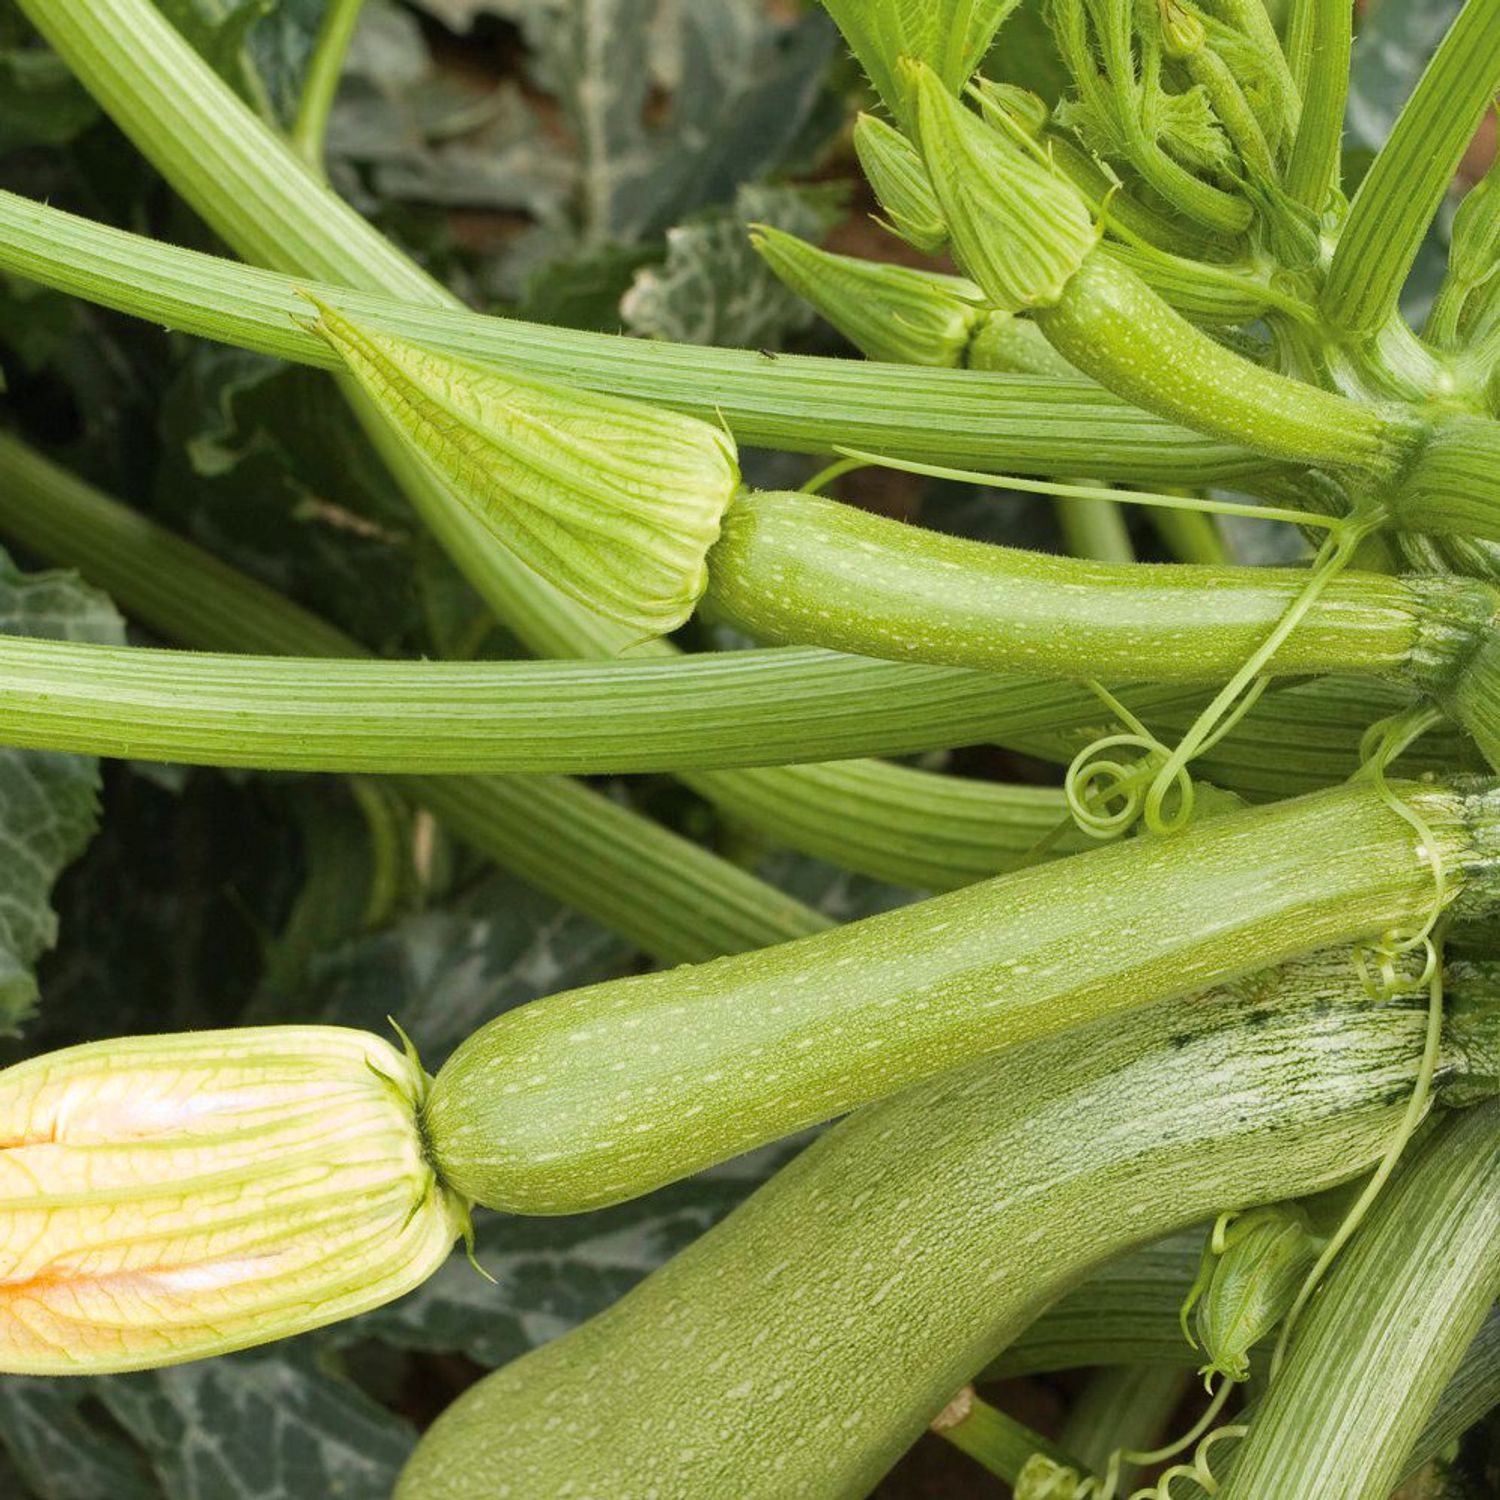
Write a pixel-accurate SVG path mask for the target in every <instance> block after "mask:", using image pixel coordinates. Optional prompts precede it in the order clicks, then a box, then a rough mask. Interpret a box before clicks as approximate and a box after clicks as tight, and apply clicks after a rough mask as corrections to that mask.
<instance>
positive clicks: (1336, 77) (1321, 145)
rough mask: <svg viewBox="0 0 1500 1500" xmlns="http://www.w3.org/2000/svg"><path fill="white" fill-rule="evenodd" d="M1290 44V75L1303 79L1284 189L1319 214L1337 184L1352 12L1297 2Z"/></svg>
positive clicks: (1335, 1)
mask: <svg viewBox="0 0 1500 1500" xmlns="http://www.w3.org/2000/svg"><path fill="white" fill-rule="evenodd" d="M1289 42H1290V50H1291V53H1292V71H1293V73H1294V74H1295V75H1296V76H1297V77H1298V78H1300V79H1301V80H1302V86H1303V103H1302V118H1301V121H1300V122H1299V124H1298V126H1297V135H1296V139H1295V140H1294V141H1293V143H1292V157H1291V160H1290V162H1288V164H1287V169H1286V179H1285V184H1284V185H1285V187H1286V190H1287V192H1288V193H1289V194H1290V195H1291V196H1292V198H1294V199H1295V200H1296V201H1297V202H1298V203H1301V204H1303V205H1305V206H1306V207H1307V208H1310V209H1312V210H1313V212H1314V213H1321V212H1322V210H1323V208H1324V206H1325V205H1326V204H1327V202H1328V196H1329V194H1330V193H1331V192H1332V191H1333V188H1334V187H1335V185H1336V184H1337V182H1338V175H1339V168H1340V153H1341V151H1342V148H1343V139H1344V110H1345V107H1346V105H1347V104H1348V100H1349V59H1350V53H1351V49H1352V47H1353V42H1354V10H1353V7H1352V6H1350V5H1349V4H1348V3H1347V0H1299V4H1298V6H1297V8H1296V9H1295V10H1294V12H1293V22H1292V25H1291V28H1290V35H1289Z"/></svg>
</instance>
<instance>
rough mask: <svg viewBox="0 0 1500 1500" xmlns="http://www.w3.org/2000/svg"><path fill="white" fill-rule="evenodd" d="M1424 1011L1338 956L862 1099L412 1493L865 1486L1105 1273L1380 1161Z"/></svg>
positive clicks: (518, 1378) (1462, 1038)
mask: <svg viewBox="0 0 1500 1500" xmlns="http://www.w3.org/2000/svg"><path fill="white" fill-rule="evenodd" d="M1210 906H1211V903H1206V905H1205V909H1210ZM1458 995H1459V998H1460V1005H1461V1009H1460V1011H1459V1013H1458V1014H1456V1015H1454V1016H1453V1019H1452V1021H1451V1023H1450V1028H1449V1032H1448V1036H1447V1038H1446V1042H1445V1048H1444V1056H1443V1061H1442V1064H1441V1072H1440V1074H1439V1077H1440V1079H1442V1080H1444V1081H1453V1080H1455V1079H1456V1078H1457V1077H1458V1076H1459V1075H1465V1076H1467V1077H1469V1078H1471V1079H1474V1080H1478V1079H1479V1078H1481V1077H1482V1078H1483V1079H1484V1080H1485V1081H1486V1085H1487V1086H1493V1078H1494V1074H1495V1072H1496V1059H1495V1058H1494V1057H1493V1055H1492V1045H1491V1044H1492V1042H1493V1036H1492V1035H1491V1029H1492V1025H1493V1023H1492V1022H1489V1023H1487V1021H1486V1016H1485V1012H1486V1009H1487V1006H1488V1003H1489V1001H1488V994H1487V992H1483V991H1481V992H1479V993H1474V992H1470V993H1467V994H1465V993H1464V992H1463V991H1462V990H1461V989H1460V990H1459V992H1458ZM1426 1014H1427V1006H1426V1000H1425V998H1420V999H1419V998H1412V997H1403V998H1399V999H1395V1000H1392V1001H1388V1002H1381V1003H1377V1002H1373V1001H1371V1000H1369V999H1368V998H1366V996H1365V995H1364V992H1363V990H1362V989H1361V986H1360V984H1359V982H1358V980H1357V979H1356V978H1355V977H1354V976H1353V973H1352V971H1351V969H1350V966H1349V962H1348V955H1347V954H1345V953H1339V952H1335V953H1332V954H1325V955H1323V956H1321V957H1314V958H1311V959H1306V960H1302V961H1300V962H1298V963H1297V964H1295V965H1291V966H1289V967H1288V968H1287V969H1285V970H1283V971H1279V972H1270V973H1262V974H1260V975H1257V976H1255V977H1253V978H1251V979H1249V980H1246V981H1243V982H1240V983H1238V984H1235V985H1232V986H1229V987H1226V988H1224V989H1221V990H1219V991H1217V992H1215V993H1214V994H1213V995H1212V996H1205V997H1204V998H1203V1000H1201V1001H1198V1002H1194V1003H1190V1004H1183V1005H1165V1006H1156V1007H1152V1008H1149V1009H1145V1010H1141V1011H1137V1012H1134V1013H1132V1014H1128V1015H1127V1016H1125V1017H1124V1018H1117V1019H1114V1020H1111V1021H1106V1022H1101V1023H1099V1024H1097V1025H1095V1026H1094V1027H1092V1028H1091V1029H1089V1030H1087V1031H1085V1032H1082V1033H1078V1032H1075V1033H1073V1034H1071V1035H1068V1036H1063V1037H1056V1038H1050V1039H1046V1040H1042V1041H1038V1042H1035V1043H1033V1044H1031V1045H1030V1046H1028V1047H1025V1048H1022V1049H1020V1050H1018V1051H1016V1052H1014V1053H1011V1054H1010V1055H1009V1056H1008V1057H1007V1058H1006V1059H1005V1060H1004V1061H1003V1062H1000V1063H996V1062H994V1061H981V1062H978V1063H974V1064H971V1065H970V1066H968V1067H967V1068H964V1069H962V1070H960V1071H958V1072H955V1073H950V1074H948V1075H946V1076H944V1077H942V1078H939V1079H936V1080H934V1081H931V1082H929V1083H927V1084H924V1085H923V1086H921V1087H919V1088H916V1089H913V1090H911V1091H909V1092H908V1093H906V1094H904V1095H902V1096H900V1097H899V1098H896V1099H894V1100H891V1101H888V1102H886V1103H884V1104H881V1105H879V1106H876V1107H874V1108H871V1109H868V1110H865V1111H863V1112H862V1113H860V1114H857V1115H856V1116H854V1117H853V1118H852V1119H850V1120H848V1121H846V1122H845V1123H844V1124H842V1125H840V1126H839V1127H837V1128H836V1129H834V1130H832V1131H830V1132H829V1133H828V1134H827V1135H825V1136H824V1137H823V1138H822V1139H821V1140H820V1141H818V1142H817V1143H816V1144H814V1145H813V1146H812V1147H810V1148H809V1149H808V1150H807V1151H805V1152H804V1153H803V1154H802V1155H801V1156H800V1157H798V1158H797V1159H796V1160H795V1161H794V1162H793V1163H792V1164H791V1165H790V1166H789V1167H787V1168H786V1169H785V1170H784V1171H783V1172H781V1173H780V1174H779V1175H778V1176H777V1177H776V1178H775V1179H773V1181H772V1182H771V1183H770V1184H768V1185H767V1186H766V1187H764V1188H762V1189H761V1190H760V1191H759V1192H758V1193H757V1194H756V1195H755V1196H754V1197H753V1198H752V1199H750V1201H749V1202H748V1203H746V1204H745V1205H744V1206H742V1207H741V1208H740V1209H739V1210H738V1211H737V1212H735V1213H734V1214H733V1215H731V1216H730V1217H729V1218H728V1219H727V1220H725V1221H724V1223H722V1224H721V1225H719V1226H718V1227H717V1228H715V1229H713V1230H711V1231H710V1232H709V1233H708V1234H706V1235H705V1236H704V1237H703V1238H702V1239H700V1240H699V1241H697V1243H696V1244H694V1245H693V1246H691V1247H690V1248H689V1249H688V1250H687V1251H685V1252H684V1253H682V1254H681V1255H679V1256H678V1257H677V1258H676V1259H674V1260H673V1261H671V1262H670V1263H669V1264H667V1265H666V1266H664V1267H663V1268H662V1269H661V1270H659V1271H657V1272H656V1273H655V1274H654V1275H653V1276H651V1277H650V1278H649V1279H648V1280H647V1281H645V1282H644V1283H642V1284H641V1285H640V1286H639V1287H638V1288H637V1289H636V1290H635V1291H633V1292H632V1293H630V1294H629V1295H628V1296H627V1297H625V1298H624V1299H623V1300H622V1301H621V1302H619V1303H617V1304H616V1305H615V1306H613V1307H612V1308H610V1309H609V1310H608V1311H606V1312H605V1313H603V1314H601V1315H600V1316H599V1317H597V1318H595V1319H593V1320H592V1321H591V1322H589V1323H587V1324H585V1325H584V1326H582V1327H581V1328H578V1329H576V1330H574V1331H573V1332H571V1333H569V1334H567V1335H566V1336H565V1337H563V1338H561V1339H558V1340H557V1341H556V1342H555V1343H552V1344H550V1345H548V1346H546V1347H545V1348H543V1349H540V1350H538V1351H536V1352H534V1353H531V1354H528V1355H527V1356H525V1357H524V1358H522V1359H520V1360H518V1361H516V1362H515V1363H514V1364H512V1365H510V1366H508V1367H506V1368H504V1369H502V1370H500V1371H498V1372H497V1373H495V1374H493V1375H491V1376H489V1377H488V1378H487V1379H485V1380H483V1381H481V1382H480V1383H479V1384H478V1385H477V1386H476V1387H474V1388H473V1389H472V1390H470V1391H469V1392H468V1393H467V1394H466V1395H464V1396H463V1397H461V1398H460V1399H459V1400H458V1401H457V1402H456V1403H455V1404H454V1405H453V1406H452V1407H451V1408H450V1409H449V1410H448V1411H447V1412H446V1413H445V1414H444V1415H443V1416H442V1417H441V1418H439V1420H438V1421H437V1423H436V1424H435V1426H434V1427H433V1428H432V1430H431V1431H430V1432H429V1433H428V1434H427V1436H426V1437H425V1438H424V1440H423V1441H422V1442H421V1444H420V1445H419V1446H418V1448H417V1450H416V1453H415V1454H414V1456H413V1458H412V1460H411V1462H410V1464H409V1466H408V1468H407V1470H406V1472H405V1474H404V1475H403V1477H402V1480H401V1482H400V1484H399V1486H398V1488H397V1500H497V1497H500V1496H506V1497H509V1500H555V1497H558V1496H564V1495H566V1496H569V1497H571V1500H647V1497H651V1496H655V1497H659V1500H668V1497H671V1500H676V1497H680V1496H681V1497H685V1496H691V1497H692V1500H793V1497H797V1496H811V1497H817V1500H833V1497H853V1496H859V1495H863V1494H866V1493H867V1492H868V1491H869V1490H870V1488H871V1487H872V1486H873V1485H874V1484H875V1483H876V1482H877V1480H878V1479H879V1478H880V1476H881V1475H882V1474H883V1473H884V1472H885V1471H886V1470H887V1469H888V1468H889V1466H890V1465H891V1464H892V1463H893V1462H894V1461H895V1460H896V1459H897V1458H898V1457H899V1456H900V1455H901V1453H903V1452H904V1451H905V1449H906V1448H907V1447H908V1446H909V1445H910V1444H911V1443H912V1442H914V1441H915V1440H916V1438H917V1437H918V1436H919V1435H920V1433H921V1432H922V1430H923V1427H924V1426H925V1425H926V1424H927V1423H928V1422H929V1421H930V1420H931V1419H932V1418H933V1417H934V1416H935V1415H936V1413H937V1412H938V1411H939V1410H940V1409H941V1408H942V1407H943V1405H944V1404H945V1403H946V1402H947V1401H948V1399H949V1398H950V1397H951V1396H952V1395H953V1393H954V1391H956V1390H958V1389H959V1388H960V1387H961V1386H962V1385H963V1384H964V1383H965V1382H966V1381H967V1380H969V1379H970V1378H971V1377H972V1376H973V1375H974V1373H975V1372H976V1371H977V1370H980V1369H982V1368H983V1367H984V1366H985V1365H986V1364H987V1363H988V1362H989V1361H991V1360H993V1359H994V1358H995V1357H996V1355H997V1354H999V1352H1000V1351H1001V1350H1002V1349H1003V1348H1004V1347H1005V1345H1006V1344H1007V1343H1008V1342H1009V1341H1010V1340H1011V1339H1012V1338H1014V1337H1015V1336H1016V1335H1017V1334H1018V1333H1019V1332H1020V1331H1021V1330H1022V1329H1023V1328H1024V1327H1025V1326H1026V1325H1027V1324H1028V1323H1029V1322H1031V1321H1032V1319H1033V1318H1034V1317H1035V1316H1036V1314H1037V1313H1038V1312H1039V1311H1040V1309H1041V1308H1043V1307H1044V1306H1045V1305H1046V1304H1047V1303H1048V1302H1050V1301H1052V1300H1053V1299H1054V1298H1056V1297H1058V1296H1059V1295H1061V1294H1062V1293H1063V1292H1065V1291H1067V1290H1068V1289H1069V1288H1070V1287H1072V1286H1074V1285H1077V1284H1078V1283H1080V1282H1081V1281H1082V1280H1083V1279H1084V1278H1086V1277H1087V1276H1088V1275H1089V1274H1090V1273H1091V1272H1092V1271H1094V1270H1095V1269H1096V1268H1098V1267H1100V1266H1102V1265H1104V1264H1105V1263H1106V1262H1107V1261H1109V1260H1111V1259H1112V1258H1114V1257H1116V1256H1119V1255H1121V1254H1123V1253H1124V1252H1126V1251H1128V1250H1130V1249H1131V1248H1132V1247H1134V1246H1136V1245H1140V1244H1144V1243H1146V1242H1149V1241H1151V1240H1154V1239H1157V1238H1159V1237H1161V1236H1163V1235H1167V1234H1171V1233H1173V1232H1175V1231H1177V1230H1180V1229H1183V1228H1185V1227H1187V1226H1189V1225H1192V1224H1196V1223H1199V1222H1201V1221H1203V1220H1204V1219H1205V1218H1207V1217H1209V1216H1211V1215H1213V1214H1216V1213H1218V1212H1220V1211H1222V1210H1225V1209H1229V1208H1237V1207H1244V1206H1248V1205H1251V1204H1255V1203H1258V1202H1262V1201H1267V1200H1271V1199H1279V1198H1282V1197H1285V1196H1288V1195H1303V1194H1308V1193H1312V1192H1316V1191H1319V1190H1321V1189H1323V1188H1326V1187H1328V1186H1331V1185H1332V1184H1334V1183H1336V1182H1338V1181H1340V1180H1342V1179H1345V1178H1348V1177H1350V1176H1351V1175H1353V1174H1355V1173H1357V1172H1359V1171H1361V1170H1362V1169H1364V1168H1365V1167H1367V1166H1369V1165H1370V1164H1371V1163H1373V1162H1374V1161H1375V1160H1376V1158H1378V1157H1379V1156H1380V1155H1381V1154H1382V1152H1383V1151H1384V1149H1385V1147H1386V1145H1387V1144H1388V1142H1389V1140H1390V1137H1391V1134H1392V1132H1393V1131H1394V1130H1395V1129H1396V1127H1397V1123H1398V1121H1399V1119H1400V1116H1401V1113H1402V1111H1403V1109H1404V1108H1405V1104H1406V1100H1407V1098H1408V1096H1409V1093H1410V1090H1411V1089H1412V1087H1413V1085H1414V1083H1415V1080H1416V1076H1417V1065H1418V1058H1419V1056H1420V1054H1421V1052H1422V1050H1423V1035H1424V1031H1425V1027H1426Z"/></svg>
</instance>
